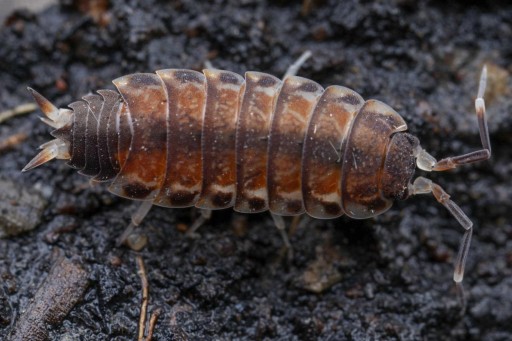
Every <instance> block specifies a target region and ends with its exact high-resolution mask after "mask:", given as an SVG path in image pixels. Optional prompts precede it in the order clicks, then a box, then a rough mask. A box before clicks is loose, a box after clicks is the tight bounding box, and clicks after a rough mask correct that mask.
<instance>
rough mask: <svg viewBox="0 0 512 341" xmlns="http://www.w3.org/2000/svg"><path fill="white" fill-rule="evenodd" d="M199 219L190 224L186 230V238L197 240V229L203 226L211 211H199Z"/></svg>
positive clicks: (210, 215)
mask: <svg viewBox="0 0 512 341" xmlns="http://www.w3.org/2000/svg"><path fill="white" fill-rule="evenodd" d="M199 213H200V215H199V217H197V218H196V220H195V221H194V222H193V223H192V225H191V226H190V227H189V228H188V230H187V237H189V238H198V237H199V235H198V234H197V233H196V231H197V229H198V228H200V227H201V226H203V224H204V223H206V222H207V221H208V220H210V218H211V217H212V210H206V209H199Z"/></svg>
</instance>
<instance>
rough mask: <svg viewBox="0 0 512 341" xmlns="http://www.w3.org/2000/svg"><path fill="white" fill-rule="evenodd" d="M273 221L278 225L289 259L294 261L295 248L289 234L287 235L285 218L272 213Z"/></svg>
mask: <svg viewBox="0 0 512 341" xmlns="http://www.w3.org/2000/svg"><path fill="white" fill-rule="evenodd" d="M270 215H271V216H272V219H273V220H274V224H276V227H277V229H278V230H279V233H280V234H281V238H282V239H283V243H284V246H285V247H286V249H287V250H288V259H290V260H291V259H293V248H292V244H290V239H288V234H287V233H286V224H285V222H284V219H283V216H280V215H276V214H274V213H270Z"/></svg>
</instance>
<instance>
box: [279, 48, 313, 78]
mask: <svg viewBox="0 0 512 341" xmlns="http://www.w3.org/2000/svg"><path fill="white" fill-rule="evenodd" d="M311 55H312V53H311V51H309V50H306V51H305V52H304V53H302V55H301V56H300V57H299V59H297V60H296V61H295V62H294V63H293V64H292V65H290V66H289V67H288V69H287V70H286V73H285V74H284V77H283V79H285V78H286V77H288V76H295V75H297V72H299V70H300V68H301V67H302V65H304V63H305V62H306V61H307V60H308V59H309V58H310V57H311Z"/></svg>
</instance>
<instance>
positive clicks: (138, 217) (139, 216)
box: [116, 201, 153, 250]
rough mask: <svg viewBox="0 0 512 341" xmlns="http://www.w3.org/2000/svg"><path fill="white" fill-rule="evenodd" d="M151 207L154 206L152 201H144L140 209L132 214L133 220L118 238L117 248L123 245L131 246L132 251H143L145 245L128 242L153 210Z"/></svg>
mask: <svg viewBox="0 0 512 341" xmlns="http://www.w3.org/2000/svg"><path fill="white" fill-rule="evenodd" d="M151 206H153V202H152V201H143V202H142V204H141V205H140V206H139V208H138V209H137V210H136V211H135V212H134V213H133V214H132V220H131V222H130V225H128V227H127V228H126V229H125V230H124V232H123V233H122V234H121V235H120V236H119V238H117V241H116V246H117V247H119V246H121V245H122V244H125V243H127V244H129V245H128V246H130V248H132V249H139V250H140V249H142V247H144V245H142V247H141V244H140V243H139V242H138V241H135V240H134V241H132V240H130V241H129V240H128V239H129V237H130V236H131V235H132V234H133V232H134V230H135V229H136V228H137V226H139V224H140V223H141V222H142V220H143V219H144V217H145V216H146V215H147V214H148V212H149V210H150V209H151Z"/></svg>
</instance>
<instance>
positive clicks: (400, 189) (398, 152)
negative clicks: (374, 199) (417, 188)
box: [381, 132, 420, 200]
mask: <svg viewBox="0 0 512 341" xmlns="http://www.w3.org/2000/svg"><path fill="white" fill-rule="evenodd" d="M419 145H420V142H419V140H418V138H417V137H415V136H413V135H411V134H408V133H403V132H400V133H395V134H394V135H393V136H392V137H391V140H390V142H389V144H388V147H387V151H386V160H385V161H384V166H383V168H382V177H381V188H382V194H383V196H384V197H385V198H388V199H392V200H404V199H407V198H408V197H409V190H408V189H409V185H410V183H411V180H412V177H413V175H414V171H415V169H416V156H417V150H418V148H419Z"/></svg>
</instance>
